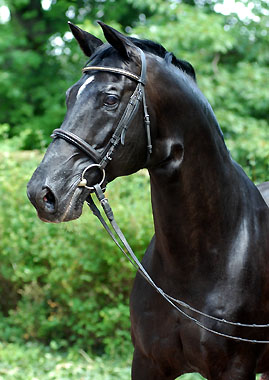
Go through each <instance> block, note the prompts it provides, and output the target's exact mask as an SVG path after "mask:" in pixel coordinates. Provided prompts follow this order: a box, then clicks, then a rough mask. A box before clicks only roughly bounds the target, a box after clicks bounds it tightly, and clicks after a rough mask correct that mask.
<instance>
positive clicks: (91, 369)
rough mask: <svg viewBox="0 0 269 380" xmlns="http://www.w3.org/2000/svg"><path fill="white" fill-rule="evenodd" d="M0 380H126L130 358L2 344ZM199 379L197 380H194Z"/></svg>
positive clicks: (54, 348) (27, 345) (55, 348)
mask: <svg viewBox="0 0 269 380" xmlns="http://www.w3.org/2000/svg"><path fill="white" fill-rule="evenodd" d="M0 350H1V353H0V358H1V361H0V379H5V380H14V379H16V380H35V379H38V380H48V379H50V380H69V379H70V380H72V379H73V380H78V379H84V380H104V379H105V380H113V379H114V380H126V379H128V378H130V364H129V363H130V358H129V357H128V359H129V361H128V362H127V360H124V359H114V360H113V359H110V358H108V357H106V356H105V357H102V358H101V357H92V356H89V355H88V354H87V353H86V352H85V351H84V350H82V349H70V350H68V351H66V352H60V351H58V350H57V347H56V346H55V344H51V347H50V348H49V347H44V346H42V345H37V344H31V343H30V344H29V343H28V344H25V345H24V346H19V345H18V344H14V343H12V344H11V343H10V344H6V343H0ZM192 380H196V379H192Z"/></svg>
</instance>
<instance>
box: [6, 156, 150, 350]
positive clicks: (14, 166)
mask: <svg viewBox="0 0 269 380" xmlns="http://www.w3.org/2000/svg"><path fill="white" fill-rule="evenodd" d="M38 158H40V157H39V156H37V154H36V153H34V152H21V153H5V154H3V155H1V160H0V161H1V163H0V169H1V170H0V191H1V199H0V226H1V229H0V252H1V253H0V257H1V272H0V288H1V290H2V292H1V294H2V299H3V300H6V299H7V297H8V299H11V300H13V301H12V302H11V301H10V305H9V306H7V305H6V302H5V301H4V302H3V303H2V305H1V303H0V306H1V312H2V314H1V316H0V326H1V328H0V339H4V340H8V341H13V339H15V340H17V339H18V337H19V338H20V339H21V340H33V339H34V340H36V339H37V340H41V341H43V342H49V341H51V340H57V341H59V342H60V345H63V346H64V345H65V344H66V342H69V343H72V344H79V345H81V346H84V347H89V348H90V349H91V350H92V351H94V352H100V353H102V352H104V351H106V352H110V353H111V354H112V353H113V354H114V353H115V352H114V351H115V350H116V352H117V353H121V352H127V351H128V350H130V344H131V343H130V332H129V307H128V299H129V292H130V289H131V283H132V279H133V278H134V273H135V271H134V269H133V267H132V266H131V264H130V263H129V262H128V261H127V259H126V258H125V257H124V256H123V255H122V254H121V253H120V252H118V250H117V248H116V247H115V245H114V243H113V242H112V241H111V240H110V238H109V236H108V235H106V232H105V231H104V230H103V228H102V226H101V225H100V224H99V222H98V220H97V219H95V218H94V216H93V215H92V213H91V212H90V211H89V210H88V209H86V210H84V215H83V216H82V217H81V218H80V219H79V220H77V221H75V222H72V223H67V224H60V225H53V224H45V223H43V222H41V221H39V220H38V218H37V216H36V213H35V211H34V209H33V207H32V206H31V204H30V202H29V201H28V199H27V196H26V194H25V188H26V183H27V181H28V180H29V178H30V176H31V173H32V172H33V170H34V168H35V167H36V165H37V163H38ZM11 194H12V196H11ZM107 196H108V198H109V199H110V200H111V204H112V205H113V208H114V210H115V215H116V217H117V219H118V220H119V223H120V225H121V226H122V229H123V231H124V233H125V234H126V237H127V239H128V240H129V242H130V244H131V246H132V247H133V249H134V250H135V252H136V253H137V254H138V256H140V257H141V256H142V254H143V252H144V250H145V248H146V246H147V245H148V243H149V240H150V238H151V236H152V233H153V229H152V224H153V223H152V219H151V212H150V201H149V184H148V177H147V176H146V175H145V174H144V173H143V172H142V173H141V174H140V175H139V174H138V175H136V176H134V177H131V178H122V179H120V181H115V182H114V183H112V184H111V185H110V186H109V190H108V192H107ZM141 201H142V202H141Z"/></svg>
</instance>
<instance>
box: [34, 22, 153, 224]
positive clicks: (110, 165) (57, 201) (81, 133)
mask: <svg viewBox="0 0 269 380" xmlns="http://www.w3.org/2000/svg"><path fill="white" fill-rule="evenodd" d="M69 25H70V28H71V31H72V33H73V35H74V37H75V38H76V40H77V41H78V43H79V45H80V47H81V49H82V50H83V52H84V53H85V55H86V56H88V57H90V60H89V62H88V63H87V65H86V67H85V68H84V69H83V75H82V77H81V78H80V79H79V81H78V82H76V83H75V84H74V85H73V86H71V87H70V88H69V89H68V90H67V92H66V105H67V113H66V116H65V119H64V121H63V123H62V126H61V128H60V129H57V130H55V131H54V133H53V135H52V136H53V137H54V140H53V141H52V143H51V144H50V146H49V147H48V149H47V152H46V154H45V156H44V158H43V160H42V162H41V164H40V165H39V167H38V168H37V169H36V171H35V172H34V174H33V176H32V178H31V180H30V181H29V183H28V197H29V199H30V200H31V202H32V203H33V205H34V206H35V208H36V209H37V212H38V215H39V217H40V218H41V219H42V220H44V221H49V222H62V221H68V220H72V219H75V218H78V217H79V216H80V215H81V212H82V206H83V203H84V201H85V200H86V198H87V196H88V194H89V191H91V189H92V185H94V184H96V183H101V184H102V186H105V185H106V184H107V183H108V182H110V181H112V180H113V179H114V178H116V177H118V176H123V175H128V174H130V173H133V172H136V171H137V170H139V169H140V168H143V167H145V166H146V165H147V164H148V163H149V153H150V152H149V150H150V149H151V148H150V146H149V147H148V149H147V145H150V137H151V135H150V128H149V115H148V113H147V104H146V96H147V95H145V90H144V87H145V82H146V59H145V57H144V53H143V52H142V50H141V49H140V48H139V47H138V46H137V45H135V43H134V42H133V41H134V39H133V41H132V39H130V38H127V37H125V36H124V35H122V34H121V33H119V32H118V31H116V30H115V29H113V28H111V27H109V26H107V25H105V24H103V23H101V22H100V25H101V27H102V29H103V32H104V35H105V37H106V40H107V43H105V44H103V42H102V41H101V40H99V39H98V38H96V37H95V36H93V35H91V34H89V33H87V32H86V31H83V30H82V29H80V28H78V27H77V26H75V25H73V24H71V23H70V24H69ZM149 68H150V65H148V71H149ZM146 87H147V91H148V92H150V90H151V91H152V88H151V89H150V86H149V85H148V84H147V86H146ZM148 101H149V103H148V105H149V108H151V107H150V96H149V100H148ZM143 109H144V110H143ZM145 116H146V118H147V120H146V121H147V128H146V129H145V120H144V118H145ZM153 120H154V114H153V110H152V121H153ZM119 124H120V127H119ZM115 135H116V136H115ZM112 153H113V155H112ZM153 156H154V154H153V155H152V158H150V161H152V160H153ZM112 158H113V159H112ZM104 168H105V172H104ZM82 173H83V181H82ZM86 184H87V185H86ZM83 185H84V186H83ZM85 185H86V186H85Z"/></svg>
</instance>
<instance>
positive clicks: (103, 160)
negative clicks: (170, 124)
mask: <svg viewBox="0 0 269 380" xmlns="http://www.w3.org/2000/svg"><path fill="white" fill-rule="evenodd" d="M138 50H139V51H140V57H141V73H140V76H138V75H136V74H133V73H131V72H129V71H127V70H123V69H120V68H114V67H105V66H87V67H84V68H83V69H82V72H83V73H87V72H88V71H104V72H111V73H114V74H119V75H124V76H126V77H128V78H130V79H132V80H134V81H136V82H137V86H136V88H135V90H134V92H133V94H132V95H131V97H130V99H129V102H128V104H127V106H126V108H125V110H124V112H123V114H122V117H121V119H120V121H119V123H118V125H117V127H116V129H115V131H114V133H113V135H112V137H111V138H110V140H109V142H108V144H107V145H106V147H105V148H104V150H103V152H102V153H101V154H100V153H99V152H98V151H97V150H96V149H94V148H93V147H92V146H91V145H90V144H88V143H87V142H86V141H84V140H83V139H81V138H80V137H79V136H77V135H75V134H74V133H72V132H69V131H65V130H63V129H59V128H58V129H55V130H54V131H53V133H52V135H51V137H52V138H54V139H56V138H62V139H64V140H65V141H67V142H69V143H71V144H72V145H75V146H76V147H77V148H79V149H80V150H81V151H82V152H84V153H85V154H86V155H87V156H89V157H90V158H91V159H92V160H93V161H94V165H92V164H91V165H89V166H88V167H86V168H85V169H84V171H83V174H82V178H81V182H80V184H79V186H84V187H86V188H88V189H90V190H93V187H88V186H86V184H87V181H86V179H85V178H84V174H85V173H86V171H87V170H89V169H91V168H92V167H98V168H99V169H100V170H101V171H102V173H103V176H104V169H105V167H106V166H107V164H108V163H109V162H110V161H111V160H112V155H113V153H114V151H115V150H116V147H117V146H119V144H120V143H121V144H122V145H124V142H125V135H126V131H127V129H128V127H129V126H130V124H131V122H132V120H133V119H134V117H135V115H136V114H137V111H138V109H139V104H140V101H141V100H142V103H143V110H144V124H145V130H146V137H147V162H148V160H149V157H150V154H151V153H152V144H151V134H150V118H149V114H148V107H147V103H146V96H145V84H146V70H147V65H146V57H145V54H144V52H143V51H142V50H141V49H139V48H138Z"/></svg>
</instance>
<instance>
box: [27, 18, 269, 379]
mask: <svg viewBox="0 0 269 380" xmlns="http://www.w3.org/2000/svg"><path fill="white" fill-rule="evenodd" d="M100 25H101V27H102V28H103V31H104V34H105V37H106V40H107V42H108V43H106V44H103V43H102V41H101V40H99V39H97V38H96V37H94V36H93V35H91V34H89V33H87V32H85V31H83V30H81V29H80V28H78V27H76V26H74V25H72V24H70V27H71V30H72V32H73V34H74V36H75V38H76V39H77V41H78V42H79V44H80V46H81V48H82V50H83V51H84V53H85V54H86V55H87V56H89V57H90V61H89V62H88V64H87V67H86V68H84V70H83V71H84V74H83V76H82V78H81V79H80V80H79V81H78V82H77V83H75V84H74V85H73V86H72V87H71V88H70V89H69V90H68V91H67V114H66V117H65V119H64V122H63V124H62V127H61V129H58V130H56V131H55V132H54V135H53V136H54V140H53V142H52V143H51V144H50V146H49V148H48V150H47V152H46V154H45V157H44V159H43V161H42V162H41V164H40V166H39V167H38V168H37V169H36V171H35V173H34V174H33V176H32V179H31V180H30V182H29V184H28V196H29V198H30V200H31V202H32V203H33V205H34V206H35V207H36V209H37V212H38V215H39V217H40V218H41V219H42V220H44V221H49V222H62V221H69V220H72V219H75V218H78V217H79V216H80V215H81V212H82V206H83V203H84V201H85V200H86V199H87V198H88V196H89V193H90V191H91V189H95V190H96V189H97V185H96V186H94V185H95V184H96V183H98V182H102V185H103V186H105V185H106V184H107V183H108V182H110V181H112V180H113V179H114V178H116V177H119V176H124V175H128V174H131V173H134V172H136V171H137V170H139V169H141V168H147V169H148V171H149V174H150V181H151V196H152V208H153V216H154V226H155V236H154V237H153V239H152V241H151V243H150V245H149V247H148V249H147V251H146V253H145V256H144V258H143V261H142V262H143V266H144V267H145V269H146V270H147V272H148V273H149V274H150V276H151V278H152V279H153V281H154V282H155V283H156V284H157V285H158V286H160V287H161V288H162V289H163V290H164V291H165V293H166V294H168V295H169V296H171V297H174V298H176V299H180V300H181V301H182V302H184V303H187V304H189V305H191V306H192V307H193V308H195V309H197V310H199V311H200V312H201V313H199V312H197V311H195V310H193V309H189V308H188V307H185V308H184V304H183V306H182V307H181V309H182V310H183V311H184V312H185V313H186V314H188V315H189V316H190V317H191V318H193V319H189V318H187V317H185V316H183V315H182V314H181V313H180V312H178V310H176V309H175V308H173V307H172V306H171V304H170V303H168V302H167V301H166V300H165V299H164V298H163V297H162V296H161V295H160V294H159V293H158V292H156V291H155V289H153V288H152V286H151V285H150V284H148V282H146V281H145V279H144V278H143V276H141V274H139V273H138V274H137V276H136V279H135V282H134V286H133V290H132V294H131V322H132V339H133V344H134V357H133V366H132V379H133V380H153V379H154V380H161V379H171V380H172V379H175V378H176V377H178V376H180V375H181V374H184V373H188V372H199V373H201V374H202V375H203V376H204V377H206V378H207V379H211V380H212V379H213V380H228V379H233V380H254V379H255V373H264V375H263V378H264V379H266V378H267V376H268V374H269V344H268V343H267V342H268V340H269V328H268V326H267V327H266V325H267V324H268V323H269V234H268V233H269V209H268V207H267V205H266V202H265V200H264V199H263V197H262V196H261V193H260V192H259V191H258V189H257V188H256V186H255V185H254V184H253V183H252V182H251V181H250V180H249V178H248V177H247V176H246V174H245V173H244V171H243V170H242V168H241V167H240V166H239V165H238V164H237V163H236V162H234V161H233V160H232V158H231V156H230V153H229V151H228V150H227V148H226V146H225V142H224V139H223V135H222V133H221V130H220V127H219V125H218V123H217V120H216V118H215V116H214V113H213V111H212V109H211V107H210V105H209V103H208V102H207V100H206V99H205V97H204V96H203V95H202V94H201V92H200V91H199V89H198V87H197V85H196V82H195V73H194V70H193V68H192V66H191V65H190V64H189V63H187V62H185V61H181V60H178V59H177V58H176V57H175V56H174V55H173V54H171V53H167V52H166V51H165V49H164V48H163V47H162V46H160V45H158V44H155V43H153V42H151V41H144V40H138V39H134V38H128V37H125V36H124V35H122V34H121V33H119V32H118V31H116V30H114V29H112V28H111V27H109V26H107V25H105V24H102V23H100ZM141 50H142V51H141ZM146 65H147V70H146ZM130 98H131V100H130ZM139 102H140V103H139ZM144 118H145V120H144ZM149 121H150V122H151V124H150V125H149ZM119 125H120V127H119ZM151 144H152V149H151ZM88 165H90V166H88ZM104 168H105V171H104ZM83 170H84V173H83V175H81V174H82V172H83ZM100 173H101V174H104V177H103V178H100ZM85 185H86V187H85ZM87 185H88V186H87ZM99 190H100V186H99ZM260 191H261V192H262V194H264V198H267V201H268V184H267V185H262V186H261V187H260ZM211 316H212V317H213V318H215V319H212V318H211ZM222 319H225V320H226V321H230V322H232V323H227V322H223V321H222ZM196 322H198V324H197V323H196ZM239 323H242V324H244V326H242V325H239ZM253 324H258V325H265V327H261V326H259V328H258V327H254V328H253V326H252V325H253ZM246 325H247V326H246ZM250 325H251V326H250ZM211 330H212V331H214V332H215V333H213V332H212V331H211ZM258 341H259V342H258ZM255 342H256V343H255ZM261 342H263V343H261Z"/></svg>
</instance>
